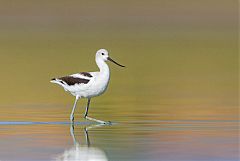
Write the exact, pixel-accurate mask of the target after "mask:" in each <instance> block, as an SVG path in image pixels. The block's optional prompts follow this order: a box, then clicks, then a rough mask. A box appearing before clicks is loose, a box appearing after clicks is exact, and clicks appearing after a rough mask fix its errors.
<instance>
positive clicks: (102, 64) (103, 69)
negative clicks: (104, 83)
mask: <svg viewBox="0 0 240 161" xmlns="http://www.w3.org/2000/svg"><path fill="white" fill-rule="evenodd" d="M96 63H97V66H98V68H99V70H100V73H103V74H108V75H109V73H110V70H109V67H108V65H107V63H106V62H105V61H104V60H103V59H99V58H96Z"/></svg>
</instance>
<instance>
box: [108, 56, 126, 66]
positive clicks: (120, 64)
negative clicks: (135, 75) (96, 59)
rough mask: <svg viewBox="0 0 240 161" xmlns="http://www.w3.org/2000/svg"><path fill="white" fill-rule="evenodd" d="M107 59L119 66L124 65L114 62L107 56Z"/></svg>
mask: <svg viewBox="0 0 240 161" xmlns="http://www.w3.org/2000/svg"><path fill="white" fill-rule="evenodd" d="M107 59H108V60H109V61H111V62H113V63H114V64H117V65H118V66H120V67H125V66H124V65H121V64H119V63H117V62H115V61H114V60H112V59H111V58H110V57H108V58H107Z"/></svg>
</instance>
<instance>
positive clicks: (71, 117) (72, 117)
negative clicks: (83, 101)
mask: <svg viewBox="0 0 240 161" xmlns="http://www.w3.org/2000/svg"><path fill="white" fill-rule="evenodd" d="M78 99H79V97H78V96H76V99H75V102H74V105H73V109H72V112H71V115H70V121H71V122H72V123H73V122H74V111H75V108H76V106H77V101H78Z"/></svg>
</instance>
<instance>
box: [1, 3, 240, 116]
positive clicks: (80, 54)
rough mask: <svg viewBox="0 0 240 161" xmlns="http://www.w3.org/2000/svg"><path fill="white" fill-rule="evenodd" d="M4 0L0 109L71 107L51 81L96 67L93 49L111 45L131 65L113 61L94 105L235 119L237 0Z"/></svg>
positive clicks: (115, 55) (69, 99) (114, 54)
mask: <svg viewBox="0 0 240 161" xmlns="http://www.w3.org/2000/svg"><path fill="white" fill-rule="evenodd" d="M0 3H1V5H0V73H1V83H0V90H1V93H0V98H1V99H0V111H1V110H2V111H3V110H4V111H5V110H6V107H8V106H16V107H17V106H19V105H22V106H24V105H46V104H47V105H52V104H63V105H66V106H71V105H72V101H73V99H74V98H73V97H71V96H70V95H68V94H66V93H65V92H64V91H63V90H62V89H61V88H60V87H57V86H55V85H53V84H51V83H50V82H49V80H50V79H51V78H52V77H58V76H64V75H68V74H73V73H76V72H81V71H95V70H97V66H96V64H95V58H94V57H95V52H96V51H97V50H98V49H99V48H106V49H107V50H109V52H110V55H111V57H113V58H114V59H115V60H116V61H118V62H120V63H122V64H124V65H126V66H127V68H125V69H121V68H119V67H117V66H115V65H113V64H109V65H110V66H111V72H112V77H111V82H110V86H109V89H108V91H107V93H106V94H105V96H101V97H99V98H96V99H95V100H96V102H95V105H96V106H97V104H98V103H103V104H107V103H109V101H110V102H111V103H112V102H113V104H119V105H122V106H121V110H130V109H132V110H133V112H134V111H135V112H136V110H138V108H139V107H140V105H149V106H151V107H152V105H153V106H155V108H154V109H155V111H154V112H157V113H161V107H160V106H161V105H164V104H168V105H172V106H174V107H175V108H177V107H179V106H190V107H189V109H188V110H190V111H189V113H193V112H201V110H200V109H199V108H192V105H194V106H201V107H202V108H204V109H205V111H204V113H205V114H211V113H215V112H220V113H221V114H225V113H231V114H232V115H231V117H234V118H236V117H237V111H238V83H239V81H238V24H237V21H238V17H237V15H238V14H237V7H238V5H237V1H233V0H230V1H217V0H210V1H192V0H183V1H153V0H149V1H136V0H132V1H108V0H104V1H63V0H58V1H45V0H44V1H27V0H26V1H7V0H5V1H4V0H3V1H1V2H0ZM126 104H128V105H127V106H125V105H126ZM144 108H146V107H144ZM7 110H9V109H7ZM18 110H23V109H22V108H17V109H14V110H12V112H19V111H18ZM42 110H43V109H42ZM114 110H118V109H114ZM195 110H200V111H195ZM69 111H70V109H69ZM170 111H171V110H170ZM173 111H175V112H176V111H177V110H176V109H174V108H173V109H172V112H173ZM5 112H6V111H5ZM175 112H173V113H175ZM111 113H114V111H112V112H111Z"/></svg>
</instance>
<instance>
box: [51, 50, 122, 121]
mask: <svg viewBox="0 0 240 161" xmlns="http://www.w3.org/2000/svg"><path fill="white" fill-rule="evenodd" d="M95 60H96V63H97V66H98V68H99V70H100V71H98V72H81V73H76V74H72V75H69V76H65V77H60V78H53V79H52V80H51V81H50V82H51V83H56V84H58V85H60V86H62V87H63V88H64V90H65V91H68V92H70V93H71V94H72V95H73V96H75V102H74V105H73V108H72V112H71V115H70V121H71V122H72V123H73V122H74V111H75V108H76V105H77V101H78V100H79V99H80V98H87V99H88V103H87V107H86V111H85V114H84V118H85V119H87V120H91V121H96V122H98V123H101V124H108V123H110V122H105V121H101V120H97V119H94V118H91V117H88V110H89V105H90V101H91V98H93V97H96V96H99V95H101V94H103V93H104V92H105V91H106V89H107V87H108V83H109V79H110V70H109V67H108V65H107V63H106V61H111V62H113V63H115V64H117V65H118V66H120V67H125V66H123V65H121V64H119V63H117V62H115V61H114V60H113V59H111V58H110V57H109V55H108V51H107V50H106V49H100V50H98V51H97V52H96V57H95Z"/></svg>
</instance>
